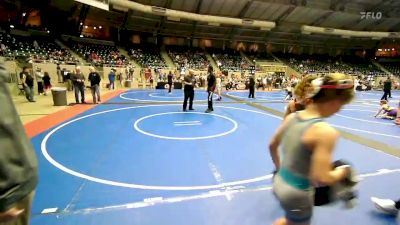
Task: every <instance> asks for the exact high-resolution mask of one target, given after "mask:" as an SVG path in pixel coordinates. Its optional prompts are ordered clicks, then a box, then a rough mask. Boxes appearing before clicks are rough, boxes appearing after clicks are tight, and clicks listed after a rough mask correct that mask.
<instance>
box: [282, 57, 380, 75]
mask: <svg viewBox="0 0 400 225" xmlns="http://www.w3.org/2000/svg"><path fill="white" fill-rule="evenodd" d="M277 56H278V57H279V58H280V59H282V60H284V61H285V62H286V63H287V64H288V65H289V66H291V67H292V68H293V69H295V70H297V71H299V72H300V73H328V72H341V73H347V74H350V75H354V76H356V75H372V76H383V75H385V73H384V72H383V71H381V70H380V69H379V68H378V67H376V66H375V65H373V64H372V63H371V62H369V61H367V60H362V59H357V58H355V57H341V58H339V57H337V58H334V57H329V56H327V55H294V54H277Z"/></svg>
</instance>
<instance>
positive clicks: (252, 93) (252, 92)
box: [249, 86, 254, 98]
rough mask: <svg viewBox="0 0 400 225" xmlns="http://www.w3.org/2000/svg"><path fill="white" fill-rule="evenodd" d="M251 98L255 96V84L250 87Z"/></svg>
mask: <svg viewBox="0 0 400 225" xmlns="http://www.w3.org/2000/svg"><path fill="white" fill-rule="evenodd" d="M249 91H250V92H249V98H254V86H253V87H249Z"/></svg>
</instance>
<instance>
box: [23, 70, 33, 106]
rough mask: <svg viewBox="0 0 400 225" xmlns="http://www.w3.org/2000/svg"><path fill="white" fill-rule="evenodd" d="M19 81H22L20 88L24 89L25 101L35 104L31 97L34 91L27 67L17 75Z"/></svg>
mask: <svg viewBox="0 0 400 225" xmlns="http://www.w3.org/2000/svg"><path fill="white" fill-rule="evenodd" d="M19 76H20V79H21V81H22V86H23V87H24V91H25V96H26V99H27V100H28V101H29V102H35V100H34V98H33V95H34V90H33V83H34V79H33V77H32V75H31V74H30V73H29V69H28V67H24V68H23V71H22V72H21V73H20V74H19Z"/></svg>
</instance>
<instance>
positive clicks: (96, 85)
mask: <svg viewBox="0 0 400 225" xmlns="http://www.w3.org/2000/svg"><path fill="white" fill-rule="evenodd" d="M89 71H90V73H89V77H88V80H89V81H90V91H91V92H92V97H93V103H94V104H97V103H98V102H101V100H100V81H101V78H100V74H99V73H97V72H96V70H95V69H94V67H93V66H91V67H89Z"/></svg>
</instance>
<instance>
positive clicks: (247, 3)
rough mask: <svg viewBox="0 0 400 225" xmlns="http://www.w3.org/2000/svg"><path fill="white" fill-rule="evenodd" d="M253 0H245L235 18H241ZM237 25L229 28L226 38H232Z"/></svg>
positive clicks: (236, 30)
mask: <svg viewBox="0 0 400 225" xmlns="http://www.w3.org/2000/svg"><path fill="white" fill-rule="evenodd" d="M253 2H254V0H247V2H246V4H245V5H244V6H243V8H242V9H241V10H240V12H239V13H238V15H237V17H236V18H243V17H244V15H246V13H247V11H248V10H249V8H250V6H251V4H253ZM238 30H239V29H238V27H233V28H232V29H231V32H230V33H229V36H228V39H229V40H232V39H233V37H234V36H235V34H236V33H237V32H238Z"/></svg>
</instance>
